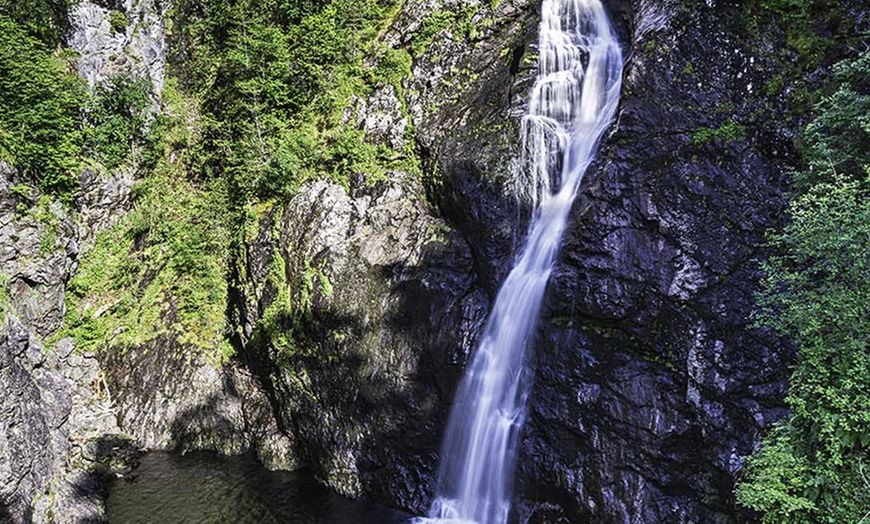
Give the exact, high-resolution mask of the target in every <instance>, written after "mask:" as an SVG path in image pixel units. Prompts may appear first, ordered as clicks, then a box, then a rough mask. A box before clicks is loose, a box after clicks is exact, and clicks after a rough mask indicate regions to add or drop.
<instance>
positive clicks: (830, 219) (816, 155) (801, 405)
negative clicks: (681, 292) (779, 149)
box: [737, 53, 870, 523]
mask: <svg viewBox="0 0 870 524" xmlns="http://www.w3.org/2000/svg"><path fill="white" fill-rule="evenodd" d="M837 70H838V76H837V78H838V81H839V83H840V86H839V88H838V89H837V91H836V92H835V93H834V94H833V95H831V96H829V97H827V98H825V99H824V100H823V101H822V102H821V103H820V104H818V105H817V107H816V109H817V111H818V116H817V118H816V119H815V120H814V121H813V122H812V123H811V124H810V126H809V127H808V128H807V133H806V134H807V137H806V147H805V152H806V157H807V158H806V168H805V169H804V170H803V171H802V173H800V175H799V176H798V181H799V184H798V191H799V195H798V196H797V197H796V198H795V200H794V201H793V202H792V204H791V207H790V210H789V216H790V219H791V221H790V222H789V224H788V225H786V226H785V228H784V229H783V230H782V232H780V233H778V234H776V235H774V236H773V237H772V238H771V242H770V243H771V246H772V247H773V248H774V249H775V251H776V252H777V253H778V254H777V255H776V256H773V257H772V258H771V260H770V261H769V263H768V264H767V265H766V267H765V273H766V279H765V281H764V292H763V293H762V295H761V297H760V304H761V307H762V310H761V313H760V315H759V318H760V320H761V322H762V323H763V324H764V325H767V326H770V327H772V328H774V329H776V330H777V331H778V332H779V333H781V334H783V335H785V336H788V337H790V338H791V339H792V340H793V341H794V342H795V344H796V345H797V347H798V358H797V363H796V365H795V368H794V370H793V371H792V375H791V379H790V387H789V394H788V397H787V399H786V400H787V402H788V404H789V405H790V406H791V408H792V410H793V412H792V415H791V416H790V417H789V418H788V419H787V420H785V421H783V422H781V423H780V424H779V425H778V426H777V427H776V428H775V430H774V431H772V432H771V433H770V434H769V435H767V437H766V438H765V439H764V441H763V443H762V448H761V450H760V452H759V453H757V454H756V455H754V456H753V457H750V458H749V460H748V461H747V468H746V472H745V478H744V480H743V482H742V483H741V484H740V486H739V487H738V490H737V497H738V500H739V501H740V502H741V503H742V504H744V505H745V506H748V507H750V508H753V509H755V510H758V511H760V512H761V513H762V514H763V520H764V522H769V523H773V522H776V523H781V522H798V523H810V522H812V523H841V522H860V521H862V520H863V519H866V518H867V515H868V514H870V470H868V468H870V352H868V348H870V279H868V278H867V275H868V274H870V149H868V147H867V145H868V143H870V142H868V140H870V126H868V125H867V122H868V120H867V115H868V113H867V111H866V108H868V104H870V95H868V94H867V93H868V92H870V91H868V88H870V59H868V54H866V53H865V55H864V56H862V57H861V58H859V59H857V60H853V61H849V62H845V63H843V64H841V65H840V66H839V67H838V69H837Z"/></svg>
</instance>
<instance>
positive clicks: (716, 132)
mask: <svg viewBox="0 0 870 524" xmlns="http://www.w3.org/2000/svg"><path fill="white" fill-rule="evenodd" d="M745 135H746V128H745V127H744V126H742V125H740V124H738V123H737V122H735V121H733V120H729V121H727V122H725V123H724V124H722V125H721V126H719V127H716V128H710V127H702V128H700V129H698V130H697V131H695V133H694V134H693V135H692V143H694V144H696V145H700V144H708V143H710V142H713V141H721V142H733V141H735V140H739V139H741V138H743V137H744V136H745Z"/></svg>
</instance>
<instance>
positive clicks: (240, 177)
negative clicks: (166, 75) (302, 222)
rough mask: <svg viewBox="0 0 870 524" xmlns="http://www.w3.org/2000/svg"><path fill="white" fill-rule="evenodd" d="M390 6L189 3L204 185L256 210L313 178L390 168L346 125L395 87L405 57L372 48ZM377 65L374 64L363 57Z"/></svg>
mask: <svg viewBox="0 0 870 524" xmlns="http://www.w3.org/2000/svg"><path fill="white" fill-rule="evenodd" d="M397 7H398V5H397V4H396V3H395V2H386V3H381V2H377V1H375V0H332V1H329V2H281V1H276V2H266V3H263V2H255V1H253V0H232V1H225V0H210V1H207V2H199V1H197V2H194V1H182V2H179V4H178V5H177V6H176V19H177V24H176V25H177V27H179V32H178V34H177V35H176V37H177V41H178V43H179V44H178V45H177V46H176V48H175V49H176V53H178V56H177V57H176V58H177V60H180V61H183V62H184V63H185V64H186V65H187V67H186V71H188V73H187V74H185V75H184V76H183V78H182V87H183V88H184V89H186V90H188V91H189V92H191V93H192V94H194V95H195V96H196V97H197V98H198V99H199V100H200V102H201V110H202V114H203V141H202V147H201V149H200V155H201V156H200V158H199V159H198V160H199V161H198V163H199V164H200V165H201V166H202V171H203V172H202V176H203V178H206V179H209V178H215V177H222V178H224V179H225V180H226V181H227V183H228V184H229V186H230V187H231V188H232V189H233V193H234V194H235V195H237V196H238V198H237V202H236V204H237V205H236V206H235V207H236V209H241V208H242V207H244V203H247V202H250V201H252V200H268V199H270V198H274V197H279V196H282V195H287V194H290V193H292V192H293V191H295V190H296V188H298V187H299V185H300V184H301V183H302V182H304V181H305V180H306V179H308V178H310V177H312V176H314V175H315V173H326V174H329V175H331V176H332V177H333V178H335V179H337V180H340V181H344V180H345V179H346V177H347V176H349V175H375V176H377V175H378V173H382V172H383V170H384V169H385V168H387V167H391V166H394V164H395V159H394V158H392V155H390V154H389V152H388V151H387V150H386V149H385V148H381V147H377V146H373V145H370V144H368V143H366V142H364V141H363V140H362V136H361V135H360V133H358V132H356V131H354V130H353V129H350V128H347V127H346V126H345V125H344V124H343V123H342V116H343V115H342V113H343V110H344V109H345V107H346V106H347V104H348V102H349V100H350V98H351V97H352V96H353V95H366V94H368V93H370V92H371V90H372V89H373V87H375V85H376V84H377V83H382V82H383V83H389V84H392V85H395V84H397V83H398V80H399V79H400V78H401V77H403V76H405V75H406V74H407V72H408V71H409V70H410V59H409V58H406V57H405V56H403V55H402V54H401V52H393V51H381V52H378V51H379V50H378V49H375V46H376V43H375V42H376V37H377V36H378V34H379V33H380V32H381V31H382V30H383V29H384V27H385V26H386V24H387V23H388V22H389V20H390V19H391V18H392V16H394V14H395V11H396V9H397ZM367 55H374V56H375V57H376V59H377V60H376V61H375V63H374V65H372V64H368V65H367V64H365V63H364V61H363V58H364V56H367Z"/></svg>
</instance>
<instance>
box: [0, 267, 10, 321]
mask: <svg viewBox="0 0 870 524" xmlns="http://www.w3.org/2000/svg"><path fill="white" fill-rule="evenodd" d="M11 305H12V298H11V297H10V296H9V275H7V274H6V273H2V272H0V324H2V322H3V318H4V317H5V316H6V313H7V312H8V311H11Z"/></svg>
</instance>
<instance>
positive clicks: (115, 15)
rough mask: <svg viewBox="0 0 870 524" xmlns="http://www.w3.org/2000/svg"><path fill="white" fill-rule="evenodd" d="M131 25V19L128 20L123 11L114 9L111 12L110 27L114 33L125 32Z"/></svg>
mask: <svg viewBox="0 0 870 524" xmlns="http://www.w3.org/2000/svg"><path fill="white" fill-rule="evenodd" d="M129 26H130V21H129V20H127V15H125V14H124V13H123V12H121V11H118V10H117V9H113V10H111V11H110V12H109V27H111V29H112V33H124V32H126V31H127V28H128V27H129Z"/></svg>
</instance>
